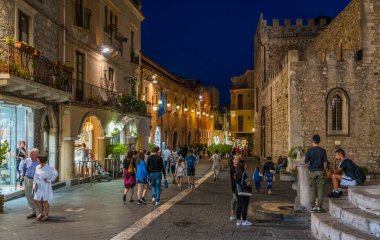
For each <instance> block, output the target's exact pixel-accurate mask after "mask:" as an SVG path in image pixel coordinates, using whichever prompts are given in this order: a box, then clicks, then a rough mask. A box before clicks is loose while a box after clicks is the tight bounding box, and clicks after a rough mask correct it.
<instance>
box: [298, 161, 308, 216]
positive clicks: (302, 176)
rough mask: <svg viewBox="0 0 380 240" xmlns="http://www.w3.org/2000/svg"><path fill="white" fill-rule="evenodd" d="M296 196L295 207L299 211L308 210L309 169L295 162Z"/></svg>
mask: <svg viewBox="0 0 380 240" xmlns="http://www.w3.org/2000/svg"><path fill="white" fill-rule="evenodd" d="M297 172H298V175H297V197H296V200H295V204H294V205H295V209H296V210H301V211H305V210H306V211H308V210H310V180H309V169H308V167H307V166H306V165H305V164H303V163H299V164H297Z"/></svg>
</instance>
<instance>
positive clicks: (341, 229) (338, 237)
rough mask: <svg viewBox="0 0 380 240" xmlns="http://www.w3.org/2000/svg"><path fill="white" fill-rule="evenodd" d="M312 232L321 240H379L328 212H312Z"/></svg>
mask: <svg viewBox="0 0 380 240" xmlns="http://www.w3.org/2000/svg"><path fill="white" fill-rule="evenodd" d="M311 233H312V234H313V236H314V237H315V238H316V239H321V240H327V239H331V240H379V238H376V237H375V236H373V235H369V234H368V233H364V232H362V231H359V230H355V229H352V228H350V227H349V226H347V225H345V224H343V223H341V222H340V221H339V220H338V219H336V218H334V217H332V216H330V214H328V213H312V214H311Z"/></svg>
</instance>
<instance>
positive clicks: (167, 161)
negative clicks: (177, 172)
mask: <svg viewBox="0 0 380 240" xmlns="http://www.w3.org/2000/svg"><path fill="white" fill-rule="evenodd" d="M162 155H163V156H164V168H165V171H168V174H170V159H169V157H170V156H171V155H172V151H170V147H169V146H167V147H166V149H165V150H164V151H163V152H162Z"/></svg>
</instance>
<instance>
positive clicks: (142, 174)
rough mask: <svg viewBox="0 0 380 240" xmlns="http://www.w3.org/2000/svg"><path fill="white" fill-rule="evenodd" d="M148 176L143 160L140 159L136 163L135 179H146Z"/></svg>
mask: <svg viewBox="0 0 380 240" xmlns="http://www.w3.org/2000/svg"><path fill="white" fill-rule="evenodd" d="M147 177H148V170H147V168H146V164H145V161H144V160H140V163H139V164H138V165H137V173H136V178H137V180H142V179H146V178H147Z"/></svg>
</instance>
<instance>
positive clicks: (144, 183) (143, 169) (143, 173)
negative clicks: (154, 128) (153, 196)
mask: <svg viewBox="0 0 380 240" xmlns="http://www.w3.org/2000/svg"><path fill="white" fill-rule="evenodd" d="M148 176H149V174H148V169H147V166H146V163H145V154H144V152H141V153H140V154H139V156H138V159H137V173H136V178H137V204H139V205H140V204H144V205H145V204H146V201H145V194H146V192H147V190H148Z"/></svg>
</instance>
